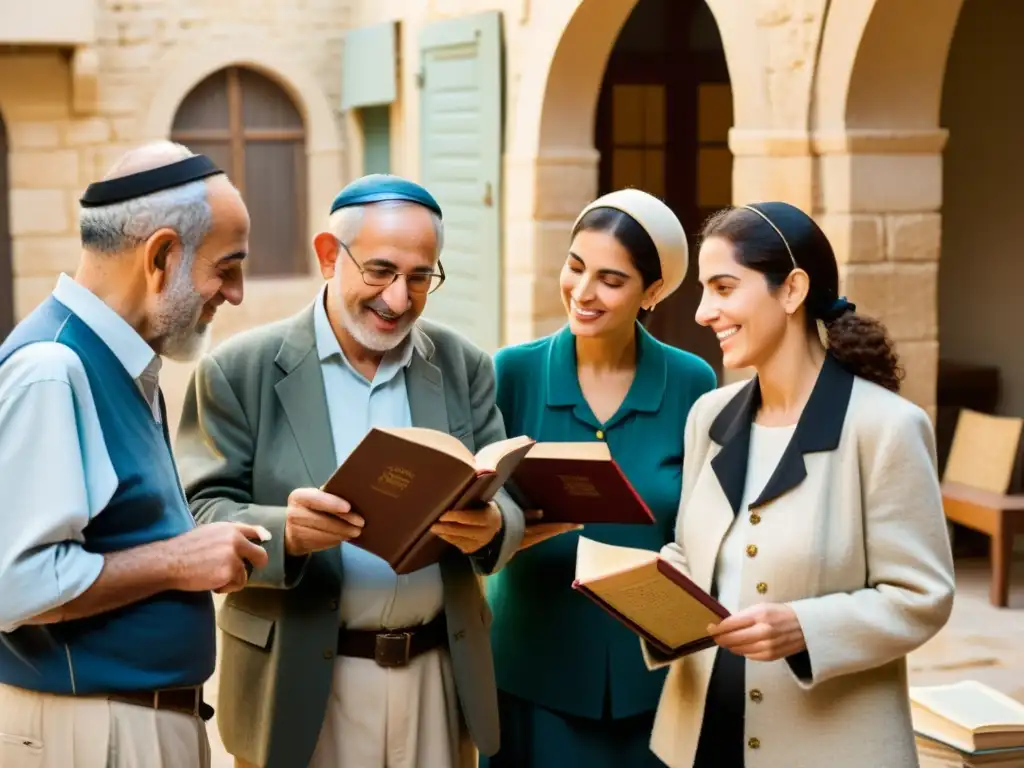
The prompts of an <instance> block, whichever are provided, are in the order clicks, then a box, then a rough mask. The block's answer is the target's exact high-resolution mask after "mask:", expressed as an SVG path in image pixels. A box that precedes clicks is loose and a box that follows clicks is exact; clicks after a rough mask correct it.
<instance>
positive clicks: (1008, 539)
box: [989, 512, 1013, 608]
mask: <svg viewBox="0 0 1024 768" xmlns="http://www.w3.org/2000/svg"><path fill="white" fill-rule="evenodd" d="M1005 515H1006V513H1005V512H1002V513H1001V514H1000V519H999V525H997V526H996V530H995V531H994V532H993V534H992V537H991V539H990V540H989V549H990V552H991V558H992V584H991V591H990V594H989V602H991V603H992V605H994V606H996V607H997V608H1005V607H1006V606H1007V605H1009V602H1010V563H1011V562H1012V561H1013V535H1012V534H1009V533H1008V531H1007V529H1008V528H1009V526H1007V525H1006V520H1005Z"/></svg>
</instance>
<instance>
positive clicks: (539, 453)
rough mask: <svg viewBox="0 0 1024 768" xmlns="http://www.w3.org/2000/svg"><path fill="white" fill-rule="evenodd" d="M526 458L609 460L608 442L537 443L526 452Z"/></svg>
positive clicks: (610, 455) (610, 454)
mask: <svg viewBox="0 0 1024 768" xmlns="http://www.w3.org/2000/svg"><path fill="white" fill-rule="evenodd" d="M526 457H527V458H528V459H574V460H580V461H611V458H612V453H611V449H610V448H609V447H608V443H605V442H603V441H600V440H596V441H593V442H587V443H537V444H536V445H535V446H533V448H531V449H530V452H529V453H528V454H526Z"/></svg>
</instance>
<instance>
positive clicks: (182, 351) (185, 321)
mask: <svg viewBox="0 0 1024 768" xmlns="http://www.w3.org/2000/svg"><path fill="white" fill-rule="evenodd" d="M191 264H192V259H191V258H185V259H182V261H181V262H180V264H179V266H178V268H177V269H176V270H175V271H174V272H173V273H172V274H171V279H170V283H169V284H168V286H167V290H166V291H165V292H164V294H163V295H162V296H161V297H160V303H159V306H158V307H157V311H156V316H155V317H154V318H153V330H154V332H155V333H154V335H155V336H156V338H157V339H158V340H159V345H158V346H159V352H160V354H161V355H163V356H164V357H167V358H170V359H171V360H177V361H180V362H190V361H192V360H195V359H197V358H198V357H200V356H201V355H202V354H203V353H205V352H206V350H207V349H208V348H209V346H210V333H209V324H208V323H207V324H205V325H203V326H202V327H200V326H199V317H200V316H201V315H202V313H203V307H204V306H205V304H206V302H205V301H203V297H202V296H200V295H199V292H198V291H197V290H196V289H195V286H194V285H193V284H192V275H191V269H190V267H191Z"/></svg>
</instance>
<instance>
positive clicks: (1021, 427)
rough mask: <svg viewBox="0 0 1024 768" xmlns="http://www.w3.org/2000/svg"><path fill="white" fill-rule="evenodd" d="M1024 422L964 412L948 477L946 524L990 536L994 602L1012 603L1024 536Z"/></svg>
mask: <svg viewBox="0 0 1024 768" xmlns="http://www.w3.org/2000/svg"><path fill="white" fill-rule="evenodd" d="M1022 432H1024V419H1022V418H1013V417H1006V416H990V415H987V414H984V413H977V412H976V411H971V410H968V409H966V408H965V409H963V410H962V411H960V416H959V418H958V419H957V424H956V431H955V432H954V434H953V443H952V446H951V447H950V451H949V458H948V460H947V461H946V468H945V472H944V473H943V476H942V504H943V508H944V510H945V513H946V518H947V519H948V520H950V521H952V522H954V523H959V524H960V525H964V526H966V527H968V528H970V529H972V530H975V531H979V532H981V533H984V534H986V535H987V536H989V551H990V553H991V568H992V582H991V586H990V590H989V601H990V602H991V603H992V605H995V606H997V607H1000V608H1004V607H1006V605H1007V604H1008V603H1009V597H1010V566H1011V563H1012V560H1013V540H1014V536H1015V535H1016V534H1018V533H1021V534H1024V493H1022V492H1021V491H1022V490H1024V487H1022V486H1024V482H1022V480H1024V478H1022V475H1024V445H1022V441H1021V434H1022Z"/></svg>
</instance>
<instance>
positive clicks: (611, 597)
mask: <svg viewBox="0 0 1024 768" xmlns="http://www.w3.org/2000/svg"><path fill="white" fill-rule="evenodd" d="M587 587H588V588H589V589H590V590H591V591H592V592H593V593H594V594H596V595H598V596H599V597H600V598H601V599H603V600H604V601H605V602H607V603H608V604H609V605H610V606H612V607H613V608H614V609H615V610H617V611H618V612H619V613H621V614H622V615H623V616H625V617H626V618H628V619H630V620H631V621H633V622H635V623H637V624H639V625H640V626H641V627H643V628H644V629H646V630H647V631H648V632H650V633H651V634H652V635H653V636H654V637H656V638H657V639H658V640H659V641H660V642H662V643H664V644H665V645H666V646H668V647H669V648H678V647H680V646H682V645H685V644H686V643H689V642H693V641H694V640H699V639H701V638H703V637H707V627H708V624H717V623H718V622H719V621H721V619H720V618H719V617H718V616H717V615H715V613H713V612H712V611H711V610H710V609H709V608H708V607H707V606H705V605H704V604H703V603H701V602H700V601H698V600H696V599H695V598H694V597H692V596H691V595H690V593H689V592H687V591H686V590H684V589H683V588H682V587H680V586H679V585H678V584H676V583H675V582H673V581H671V580H670V579H669V578H668V577H667V576H665V575H663V574H662V573H661V572H660V571H658V565H657V562H651V563H649V564H647V565H642V566H639V567H637V568H634V569H632V570H628V571H624V572H621V573H616V574H613V575H611V576H606V577H604V578H600V579H596V580H594V581H590V582H588V583H587Z"/></svg>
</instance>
